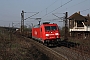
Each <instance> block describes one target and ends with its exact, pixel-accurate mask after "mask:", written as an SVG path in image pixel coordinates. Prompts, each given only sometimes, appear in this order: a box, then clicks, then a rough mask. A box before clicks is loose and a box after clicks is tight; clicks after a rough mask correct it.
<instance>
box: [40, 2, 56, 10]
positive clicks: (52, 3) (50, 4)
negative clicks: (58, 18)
mask: <svg viewBox="0 0 90 60" xmlns="http://www.w3.org/2000/svg"><path fill="white" fill-rule="evenodd" d="M57 1H58V0H56V1H54V2H53V3H52V4H50V5H49V6H48V7H46V8H45V9H43V10H42V11H44V10H46V9H48V8H49V7H51V6H52V5H53V4H55V3H56V2H57ZM42 11H41V12H42Z"/></svg>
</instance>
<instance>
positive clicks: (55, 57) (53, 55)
mask: <svg viewBox="0 0 90 60" xmlns="http://www.w3.org/2000/svg"><path fill="white" fill-rule="evenodd" d="M25 39H27V41H28V42H31V43H32V44H33V45H34V46H35V47H36V48H38V49H39V50H40V51H41V52H43V53H44V54H46V55H47V56H48V57H49V58H50V59H51V60H68V58H67V57H66V56H64V55H62V54H60V53H58V52H56V51H54V50H52V49H51V48H49V47H46V46H44V45H43V44H41V43H38V42H36V41H34V40H32V39H29V38H25Z"/></svg>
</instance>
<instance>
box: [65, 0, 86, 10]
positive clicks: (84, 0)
mask: <svg viewBox="0 0 90 60" xmlns="http://www.w3.org/2000/svg"><path fill="white" fill-rule="evenodd" d="M86 1H87V0H83V1H81V2H79V3H77V4H75V5H72V6H70V7H69V8H71V7H74V6H77V5H80V4H81V3H84V2H86ZM66 9H68V8H66Z"/></svg>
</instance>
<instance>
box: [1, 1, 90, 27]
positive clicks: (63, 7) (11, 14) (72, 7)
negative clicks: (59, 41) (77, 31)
mask: <svg viewBox="0 0 90 60" xmlns="http://www.w3.org/2000/svg"><path fill="white" fill-rule="evenodd" d="M22 10H23V11H24V12H27V13H24V18H27V17H29V16H32V15H34V14H36V13H37V12H39V13H38V14H36V15H35V16H32V17H31V18H28V19H27V20H25V21H24V22H25V25H27V26H29V25H31V24H32V23H33V25H36V24H38V20H35V19H32V18H41V23H42V22H44V21H50V22H51V23H57V24H58V25H59V26H61V27H62V26H64V23H63V22H59V21H62V20H60V19H59V18H57V17H56V16H58V17H64V16H65V14H64V13H65V12H68V17H69V16H71V15H72V14H74V13H75V12H79V11H80V13H81V15H84V16H85V15H87V14H90V0H0V26H5V27H9V26H10V27H12V23H13V26H15V27H20V25H21V12H22ZM53 14H55V15H56V16H54V15H53ZM54 19H57V20H54Z"/></svg>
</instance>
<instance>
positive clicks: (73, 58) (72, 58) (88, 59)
mask: <svg viewBox="0 0 90 60" xmlns="http://www.w3.org/2000/svg"><path fill="white" fill-rule="evenodd" d="M51 49H53V50H54V51H56V52H58V53H60V54H62V55H64V56H66V58H67V60H90V56H88V55H85V54H81V53H79V52H78V51H75V50H72V49H70V48H66V47H63V46H62V47H56V48H51Z"/></svg>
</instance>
